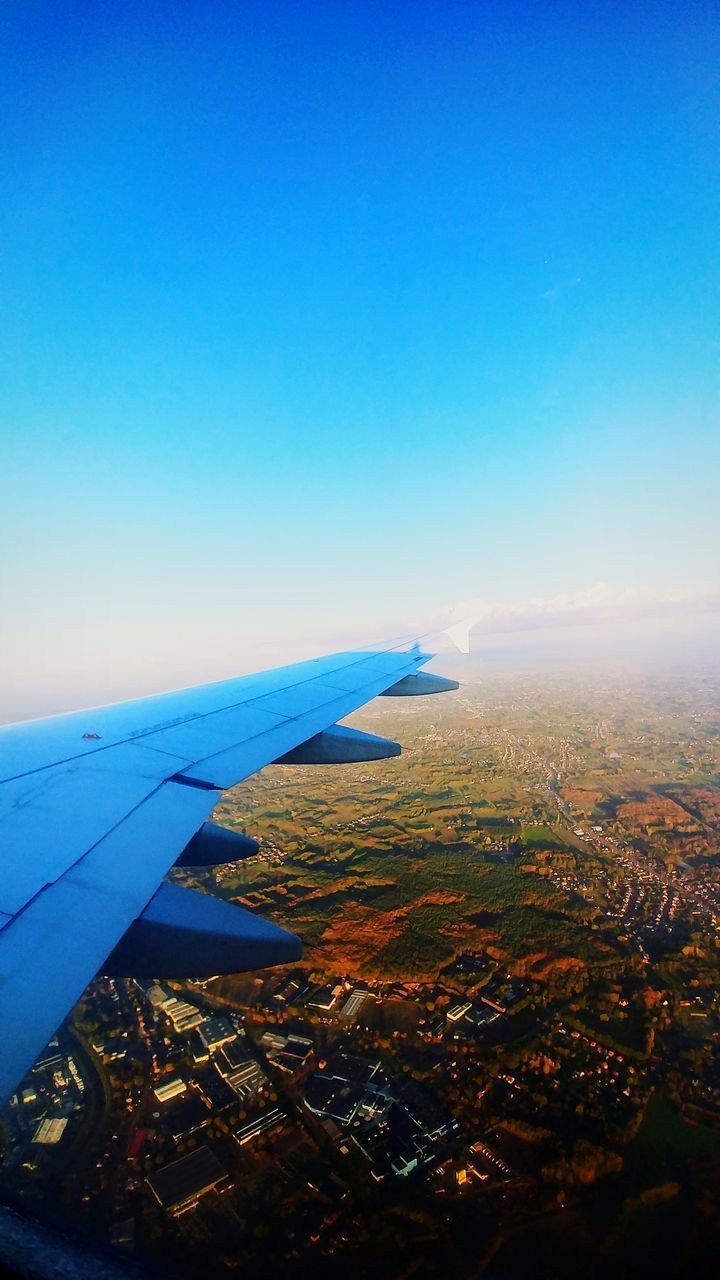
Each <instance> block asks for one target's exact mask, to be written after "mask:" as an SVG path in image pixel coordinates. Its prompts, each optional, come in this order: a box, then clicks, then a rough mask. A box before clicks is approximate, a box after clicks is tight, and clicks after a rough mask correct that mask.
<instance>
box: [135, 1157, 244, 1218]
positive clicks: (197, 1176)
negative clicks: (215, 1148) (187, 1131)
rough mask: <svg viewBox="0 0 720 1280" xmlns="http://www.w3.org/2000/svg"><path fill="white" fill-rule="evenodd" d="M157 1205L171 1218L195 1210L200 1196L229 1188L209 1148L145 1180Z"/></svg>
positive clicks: (227, 1181) (166, 1166)
mask: <svg viewBox="0 0 720 1280" xmlns="http://www.w3.org/2000/svg"><path fill="white" fill-rule="evenodd" d="M146 1182H147V1185H148V1186H149V1188H150V1190H151V1191H152V1193H153V1195H154V1197H155V1199H156V1200H157V1202H158V1204H159V1205H161V1207H162V1208H163V1209H164V1210H165V1212H166V1213H169V1214H170V1215H171V1216H172V1217H178V1216H179V1214H181V1213H186V1212H187V1210H188V1209H194V1208H195V1206H196V1204H197V1202H198V1200H199V1199H200V1197H201V1196H204V1195H207V1193H208V1192H209V1191H215V1190H224V1189H225V1188H226V1187H228V1186H229V1185H230V1182H229V1178H228V1173H227V1170H226V1169H224V1168H223V1166H222V1165H221V1164H220V1161H219V1160H218V1159H217V1157H216V1156H215V1155H213V1153H212V1151H211V1150H210V1148H209V1147H198V1148H197V1149H196V1150H195V1151H191V1152H190V1154H189V1155H186V1156H181V1157H180V1159H179V1160H173V1162H172V1164H166V1165H165V1167H164V1168H162V1169H158V1170H157V1172H156V1173H151V1174H150V1175H149V1176H148V1177H147V1178H146Z"/></svg>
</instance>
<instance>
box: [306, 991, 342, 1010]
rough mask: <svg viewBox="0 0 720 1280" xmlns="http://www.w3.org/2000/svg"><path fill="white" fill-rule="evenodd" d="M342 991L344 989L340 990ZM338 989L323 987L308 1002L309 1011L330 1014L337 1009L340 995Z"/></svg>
mask: <svg viewBox="0 0 720 1280" xmlns="http://www.w3.org/2000/svg"><path fill="white" fill-rule="evenodd" d="M340 990H342V987H341V988H340ZM339 994H340V993H339V991H338V989H337V987H321V988H320V990H319V991H316V992H315V994H314V996H311V998H310V999H309V1000H308V1002H307V1007H308V1009H318V1010H319V1011H320V1013H330V1011H331V1009H334V1008H335V1005H336V1004H337V998H338V995H339Z"/></svg>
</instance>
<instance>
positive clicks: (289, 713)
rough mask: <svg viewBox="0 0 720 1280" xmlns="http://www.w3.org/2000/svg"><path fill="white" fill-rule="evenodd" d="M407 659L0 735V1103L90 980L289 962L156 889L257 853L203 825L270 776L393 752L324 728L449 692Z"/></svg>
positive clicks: (316, 666)
mask: <svg viewBox="0 0 720 1280" xmlns="http://www.w3.org/2000/svg"><path fill="white" fill-rule="evenodd" d="M430 656H431V655H430V654H423V653H421V652H420V650H419V648H418V646H417V645H416V644H415V645H413V646H412V647H410V648H408V647H407V645H406V644H400V645H397V646H392V647H388V648H386V649H385V648H383V649H376V650H372V651H360V652H350V653H339V654H334V655H332V656H330V657H325V658H318V659H315V660H313V661H310V662H303V663H299V664H297V665H294V666H289V667H282V668H278V669H276V670H272V671H266V672H261V673H260V674H258V675H252V676H243V677H241V678H239V679H237V680H226V681H221V682H219V683H217V684H210V685H203V686H199V687H197V688H191V689H186V690H183V691H181V692H178V693H168V694H162V695H160V696H158V697H153V698H143V699H140V700H138V701H133V702H126V703H120V704H117V705H115V706H108V707H99V708H94V709H91V710H89V711H82V712H73V713H72V714H70V715H64V716H55V717H52V718H50V719H47V720H34V721H30V722H27V723H25V724H16V725H9V726H6V727H4V728H0V867H1V870H2V874H1V876H0V1027H1V1028H2V1036H0V1102H2V1101H4V1100H6V1099H7V1097H8V1096H9V1095H10V1093H11V1092H12V1090H13V1089H14V1088H15V1087H16V1085H17V1083H18V1081H19V1080H20V1079H21V1078H22V1076H23V1074H24V1072H25V1071H26V1070H28V1069H29V1067H30V1066H31V1065H32V1063H33V1062H34V1060H35V1058H36V1057H37V1055H38V1054H39V1053H40V1051H41V1050H42V1049H43V1047H44V1046H45V1045H46V1044H47V1042H48V1040H49V1039H50V1037H51V1036H52V1035H53V1033H54V1031H55V1030H56V1028H57V1027H58V1025H59V1024H60V1023H61V1021H62V1020H63V1018H64V1017H65V1015H66V1014H67V1012H68V1010H70V1009H71V1008H72V1006H73V1005H74V1004H75V1002H76V1001H77V999H78V998H79V996H80V995H81V994H82V992H83V990H84V988H85V987H86V986H87V984H88V982H90V981H91V980H92V979H93V978H94V977H95V976H96V974H98V973H99V972H100V973H114V974H122V975H124V976H133V975H134V976H154V977H161V976H164V977H202V976H207V975H208V974H215V973H222V972H225V973H228V972H240V971H242V970H244V969H255V968H262V967H264V966H265V965H270V964H278V963H283V962H285V961H288V960H293V959H297V958H299V956H300V954H301V944H300V940H299V939H298V938H296V937H295V935H294V934H291V933H288V932H287V931H286V930H284V929H281V928H279V926H277V925H275V924H272V923H271V922H270V921H266V920H263V919H262V918H260V917H258V916H255V915H254V914H252V913H251V912H247V911H244V910H242V909H241V908H239V907H236V906H234V905H232V904H229V903H226V902H224V901H221V900H219V899H215V898H213V897H211V896H209V895H207V894H203V893H199V892H197V891H194V890H190V889H187V888H183V887H181V886H179V885H177V884H173V883H170V882H166V881H165V880H164V877H165V875H166V873H167V872H168V871H169V870H170V868H171V867H172V866H173V865H174V864H176V863H181V864H182V865H193V864H202V863H205V864H212V863H213V862H220V861H230V860H234V859H236V858H238V857H243V856H247V854H248V853H249V852H253V851H254V850H255V849H256V848H257V846H256V845H255V844H254V842H253V841H251V840H250V839H248V838H247V837H244V836H242V835H239V834H234V833H230V832H225V831H223V830H222V829H221V828H218V827H216V826H214V825H213V824H212V823H209V822H208V821H207V819H208V818H209V816H210V814H211V812H212V810H213V808H214V806H215V804H216V803H217V801H218V798H219V796H220V793H221V792H222V791H223V790H224V789H225V788H227V787H231V786H233V785H234V784H236V783H238V782H241V781H242V780H243V779H244V778H247V777H248V776H249V775H250V774H252V773H255V772H256V771H257V770H258V769H261V768H263V767H264V766H265V765H269V764H272V763H287V764H293V763H297V764H313V763H319V764H331V763H343V762H350V761H360V760H372V759H378V758H383V757H386V756H390V755H397V754H399V751H400V748H399V746H398V745H397V744H396V743H391V742H387V741H386V740H384V739H382V738H377V737H375V736H374V735H372V734H362V733H360V732H358V731H357V730H352V729H349V728H347V727H342V726H338V725H337V721H338V720H341V719H343V718H344V717H345V716H347V715H349V714H350V713H351V712H352V711H355V710H357V708H358V707H361V706H362V705H363V704H364V703H366V702H368V701H369V700H370V699H371V698H374V697H375V696H376V695H378V694H386V695H388V694H389V695H396V696H405V695H408V694H415V693H437V692H442V691H443V690H445V689H450V688H456V687H457V685H456V683H455V682H454V681H449V680H444V679H443V678H442V677H439V676H434V675H431V674H428V673H425V672H421V671H420V670H419V668H421V667H422V666H423V664H424V663H425V662H427V661H428V659H429V658H430Z"/></svg>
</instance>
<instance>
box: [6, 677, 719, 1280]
mask: <svg viewBox="0 0 720 1280" xmlns="http://www.w3.org/2000/svg"><path fill="white" fill-rule="evenodd" d="M480 670H481V669H480V665H479V664H478V663H474V664H473V665H471V666H470V669H469V673H468V679H467V680H466V681H465V682H464V683H463V686H462V688H461V689H460V691H459V692H458V693H456V694H453V695H451V696H448V697H447V698H442V699H436V698H430V699H418V700H415V699H410V700H408V701H406V703H404V704H403V705H402V706H398V705H397V700H394V699H393V700H389V701H391V702H392V705H390V706H388V702H387V701H385V700H380V701H378V702H376V703H374V704H372V705H371V706H370V707H368V708H366V709H365V710H364V711H363V712H361V713H359V714H358V715H357V717H355V718H354V720H353V723H357V724H358V725H360V724H362V725H363V727H365V728H367V729H369V730H371V731H373V732H376V733H384V734H389V735H392V736H396V737H397V738H398V739H399V740H400V741H402V742H403V745H404V754H403V756H402V757H401V759H400V760H392V761H387V762H373V763H371V764H366V765H362V766H341V767H336V768H326V769H321V768H314V769H302V768H300V769H297V768H296V769H291V768H288V767H284V766H271V767H270V768H269V769H266V770H265V771H264V772H263V773H262V774H260V775H258V776H257V777H255V778H253V779H250V780H249V781H248V782H247V783H245V784H243V785H242V786H240V787H237V788H235V789H233V790H231V791H229V792H227V793H226V794H225V796H224V797H223V800H222V803H221V806H220V808H219V810H218V812H217V813H216V815H215V816H216V818H217V819H218V820H219V821H221V822H222V823H223V824H224V825H226V826H229V827H230V828H235V829H238V830H242V831H246V832H247V833H252V834H253V836H255V837H257V838H258V840H259V841H260V851H259V852H258V854H257V855H255V856H254V857H251V858H249V859H247V860H246V861H243V862H239V863H234V864H229V865H227V866H225V867H221V868H218V869H217V870H215V871H209V870H207V871H202V872H200V871H198V872H194V871H188V870H184V871H177V872H176V873H175V875H176V876H177V877H181V878H182V879H183V880H185V882H187V883H192V884H194V885H195V886H199V887H204V888H207V889H208V890H210V891H211V892H212V893H214V894H219V895H221V896H222V897H225V898H227V899H229V900H232V901H234V902H237V903H239V904H241V905H244V906H246V907H250V908H252V909H257V910H261V911H262V913H263V914H264V915H269V916H270V917H272V918H273V919H275V920H277V921H278V922H279V923H281V924H284V925H287V926H289V927H291V928H292V929H293V930H296V931H297V932H299V933H300V934H301V935H302V937H303V939H304V943H305V950H304V956H303V960H302V962H301V963H300V964H298V965H293V966H290V967H285V968H276V969H270V970H266V971H263V972H260V973H247V974H242V975H238V976H236V977H233V976H227V977H220V978H216V979H213V980H210V981H199V982H174V981H173V982H170V981H162V982H156V981H154V980H153V976H152V975H148V977H147V979H146V980H142V981H140V980H138V981H135V980H120V979H117V980H98V981H97V982H96V983H95V984H93V985H92V986H91V987H90V988H89V989H88V991H87V993H86V995H85V996H84V998H83V1000H82V1001H81V1002H80V1004H79V1005H78V1007H77V1008H76V1010H75V1011H74V1013H73V1015H72V1017H71V1018H70V1019H69V1020H68V1022H67V1023H66V1024H65V1025H64V1026H63V1027H62V1028H61V1030H60V1031H59V1033H58V1036H57V1038H56V1040H55V1041H54V1042H53V1043H52V1044H51V1045H50V1046H49V1047H48V1049H47V1051H46V1053H45V1054H44V1055H43V1057H42V1059H41V1061H40V1062H39V1063H38V1064H37V1065H36V1067H35V1068H34V1070H33V1071H32V1072H31V1073H30V1075H29V1076H28V1077H27V1078H26V1079H25V1080H24V1081H23V1083H22V1086H21V1087H20V1088H19V1089H18V1091H17V1093H16V1095H15V1096H14V1097H13V1099H12V1100H11V1104H10V1106H9V1107H8V1108H7V1109H6V1111H5V1113H4V1116H3V1162H2V1170H1V1175H0V1176H1V1180H2V1187H3V1191H4V1192H5V1194H6V1196H7V1195H9V1196H10V1199H9V1203H11V1204H12V1203H15V1204H17V1205H18V1206H20V1205H21V1206H22V1207H23V1209H24V1211H28V1210H30V1211H32V1209H33V1206H39V1205H44V1213H45V1215H47V1213H48V1203H49V1202H50V1201H52V1209H51V1211H50V1218H51V1220H53V1221H54V1222H55V1223H56V1224H57V1225H60V1224H63V1223H64V1222H66V1221H67V1219H68V1217H69V1218H70V1219H71V1220H72V1221H73V1223H74V1224H75V1225H76V1230H77V1232H78V1233H79V1235H80V1237H81V1238H83V1239H85V1240H87V1241H88V1242H91V1243H92V1244H93V1245H94V1246H101V1245H102V1246H112V1248H113V1249H114V1250H117V1252H118V1254H119V1255H122V1254H123V1253H125V1254H128V1255H131V1256H133V1257H134V1258H136V1259H140V1260H142V1261H144V1262H145V1263H148V1261H151V1260H153V1259H154V1260H155V1264H156V1265H157V1266H158V1267H160V1266H161V1265H162V1266H165V1265H168V1266H170V1267H177V1266H181V1272H180V1273H181V1274H183V1275H185V1274H187V1275H196V1274H197V1275H200V1274H208V1272H210V1273H211V1274H225V1273H230V1274H232V1273H234V1272H235V1271H237V1273H238V1274H243V1275H260V1274H263V1273H264V1274H267V1273H268V1270H270V1272H271V1273H274V1272H275V1271H276V1270H279V1269H280V1268H282V1269H283V1271H287V1273H288V1274H290V1275H294V1274H297V1275H305V1274H313V1275H320V1276H322V1275H325V1274H327V1275H330V1274H331V1273H335V1272H336V1271H337V1269H338V1267H340V1268H342V1270H343V1271H345V1272H346V1273H347V1274H350V1275H358V1276H362V1275H368V1274H370V1273H371V1271H373V1270H374V1271H376V1272H378V1273H380V1274H387V1275H390V1274H392V1275H418V1276H433V1275H438V1274H441V1272H442V1271H443V1268H444V1266H445V1258H446V1255H447V1250H448V1248H452V1250H453V1258H454V1264H453V1265H454V1268H455V1269H456V1271H457V1273H458V1274H460V1275H486V1276H488V1277H490V1278H493V1277H497V1278H501V1277H506V1276H528V1277H535V1276H537V1277H539V1276H545V1275H553V1276H555V1275H557V1276H562V1277H564V1276H568V1277H569V1276H571V1275H574V1274H576V1272H575V1269H574V1268H575V1257H576V1254H577V1252H578V1251H580V1252H581V1253H582V1256H583V1259H584V1263H583V1265H584V1268H585V1270H586V1272H587V1274H588V1275H590V1276H596V1275H597V1276H601V1275H607V1274H610V1273H612V1274H614V1275H617V1276H618V1277H621V1276H636V1275H638V1276H639V1275H643V1276H644V1275H654V1276H670V1275H675V1274H677V1273H678V1271H677V1269H678V1267H679V1266H680V1265H681V1262H682V1259H683V1258H687V1257H688V1256H691V1257H692V1258H693V1265H694V1272H693V1273H694V1274H695V1275H703V1276H704V1275H707V1276H710V1275H712V1274H714V1263H715V1258H716V1251H717V1247H718V1243H719V1242H720V1240H719V1234H718V1205H719V1203H720V1145H719V1143H718V1138H719V1136H720V1061H719V1059H718V1050H719V1034H720V1006H719V1005H718V977H719V972H718V969H719V964H720V955H719V947H718V942H719V939H720V677H719V676H718V672H717V669H712V668H709V669H707V670H703V669H697V670H693V671H692V672H690V671H687V670H686V671H681V672H678V671H673V670H666V671H656V672H649V671H648V672H645V673H643V674H640V673H638V672H637V670H635V671H630V672H627V673H624V672H622V671H620V670H617V669H608V670H606V671H605V672H602V671H601V672H598V671H587V670H582V671H577V672H566V673H564V674H557V673H556V674H554V675H552V674H551V675H547V674H546V675H543V676H542V677H541V678H539V677H537V676H530V675H524V674H522V673H508V672H497V671H496V672H492V671H491V672H490V673H489V674H488V673H486V674H484V675H482V677H481V676H480ZM408 702H409V704H410V705H408ZM51 1192H52V1195H51Z"/></svg>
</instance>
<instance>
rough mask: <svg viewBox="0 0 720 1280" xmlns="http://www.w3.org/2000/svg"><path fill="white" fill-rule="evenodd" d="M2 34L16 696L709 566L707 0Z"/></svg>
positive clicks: (333, 9)
mask: <svg viewBox="0 0 720 1280" xmlns="http://www.w3.org/2000/svg"><path fill="white" fill-rule="evenodd" d="M0 23H1V27H2V46H3V51H4V54H3V58H2V75H1V79H0V120H2V125H1V126H0V127H1V129H2V138H3V144H2V151H3V159H4V163H3V165H2V174H1V177H0V232H1V235H2V257H3V271H2V325H1V326H0V414H1V417H0V446H1V449H2V453H1V454H0V457H1V459H2V466H1V468H0V523H1V526H2V528H1V529H0V538H1V539H2V545H3V547H4V548H5V549H6V551H7V554H3V556H2V562H1V564H0V590H1V591H2V603H3V610H4V612H5V613H6V625H4V627H3V639H2V641H1V642H0V643H1V645H2V656H3V670H4V673H5V674H4V677H3V680H2V682H0V695H2V696H4V697H5V705H6V708H7V707H9V708H10V711H11V712H13V711H14V710H15V709H16V703H17V705H18V706H19V705H20V704H22V706H23V708H24V707H25V703H27V705H28V707H30V705H31V704H32V711H33V712H37V711H38V710H41V709H44V707H45V705H47V708H48V709H56V707H58V706H62V705H66V704H69V703H71V702H73V701H75V700H77V699H78V698H79V697H81V695H83V694H84V693H87V694H88V695H90V694H92V695H93V696H96V697H101V696H102V694H103V692H104V691H106V692H107V694H108V697H109V696H113V695H114V694H116V693H117V692H125V691H128V690H130V689H131V688H132V689H134V688H137V689H138V690H141V689H145V688H153V687H157V688H160V687H163V686H167V685H168V684H173V683H177V682H178V681H181V680H183V679H185V678H187V679H195V678H198V679H201V678H211V677H212V676H213V675H215V674H217V675H225V674H230V673H231V672H232V671H233V670H234V669H242V668H244V667H247V666H248V665H252V664H253V663H261V662H264V663H265V665H267V664H268V663H270V662H273V661H276V660H277V661H280V660H283V659H284V658H285V657H286V656H287V657H290V656H294V654H295V653H296V652H297V653H300V652H305V651H309V650H311V649H312V647H313V646H314V647H315V648H318V647H320V648H327V647H333V645H334V643H335V642H336V640H337V641H338V642H346V641H352V639H353V636H354V635H355V634H358V635H359V636H360V638H363V639H365V638H367V637H368V635H369V634H372V632H373V629H375V630H376V631H378V632H379V633H380V634H382V632H383V630H386V629H387V628H388V627H392V629H393V631H394V630H395V629H396V627H400V628H401V629H403V630H404V629H406V628H408V627H411V626H412V625H413V624H414V623H415V622H416V621H419V622H420V623H422V622H423V621H424V619H425V617H427V616H436V615H439V613H440V612H441V611H442V609H443V607H444V604H445V603H448V604H450V603H452V602H454V601H455V600H458V599H467V598H475V597H482V598H483V599H484V600H487V601H491V602H494V603H495V604H497V603H498V602H499V603H502V602H505V603H506V604H508V605H509V606H510V607H511V608H515V607H516V602H517V601H523V600H525V599H527V598H528V597H530V596H540V597H548V598H550V599H552V598H555V597H556V596H557V595H558V593H564V592H582V591H584V590H587V589H590V588H592V587H593V584H596V583H598V582H602V583H607V584H611V589H615V588H617V590H618V591H626V590H630V591H637V592H641V593H649V594H650V595H652V593H653V592H657V593H659V594H660V595H663V594H665V593H667V592H668V591H676V590H682V591H684V592H687V593H688V595H692V594H693V593H699V594H707V593H710V592H712V591H714V590H715V589H716V586H717V568H718V562H719V559H720V557H719V552H720V520H719V518H718V514H717V511H718V501H717V493H718V479H719V478H720V467H719V465H718V464H719V462H720V458H719V456H718V455H719V453H720V430H719V429H718V426H719V424H718V360H719V357H720V323H719V319H718V316H719V311H718V282H719V278H720V271H719V265H720V264H719V261H718V255H719V248H718V246H719V244H720V239H719V237H718V208H719V207H720V201H719V197H720V164H719V163H718V161H719V157H718V96H717V84H716V81H715V79H714V77H715V70H716V66H717V57H718V33H717V14H716V12H714V6H711V5H709V4H708V5H700V4H693V3H690V4H685V5H683V6H679V5H676V4H674V3H673V4H664V3H662V0H657V2H656V3H654V4H652V5H645V4H637V3H629V4H627V5H623V6H620V5H617V6H615V5H608V4H607V3H604V4H592V3H589V4H587V5H584V6H581V7H579V6H577V5H576V4H560V3H557V4H555V3H544V2H542V0H536V2H535V3H529V2H528V3H522V4H513V3H504V4H502V5H491V4H489V3H488V4H481V3H474V4H470V3H467V4H466V3H447V2H445V3H437V4H434V3H423V0H417V2H416V3H413V4H404V3H388V4H387V5H379V4H376V3H370V2H369V0H368V2H366V3H362V4H359V3H355V4H353V3H347V4H342V5H338V4H334V3H327V4H320V3H318V4H315V3H312V2H309V3H307V4H305V3H303V4H300V3H293V4H288V3H270V4H268V3H262V4H261V3H255V2H254V0H248V2H246V3H243V4H237V3H223V0H218V2H217V3H214V4H212V5H207V6H201V5H196V4H191V3H182V2H181V0H175V2H174V3H172V4H170V3H162V0H159V2H158V3H156V4H153V5H145V4H140V3H127V4H122V5H121V4H117V5H98V4H90V3H72V2H70V3H64V4H61V5H57V4H55V5H50V4H41V3H34V2H33V0H23V3H19V2H14V0H9V2H7V0H6V3H5V4H4V5H3V8H2V15H1V16H0ZM31 691H32V696H31ZM2 696H0V715H1V714H2V710H3V701H2Z"/></svg>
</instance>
